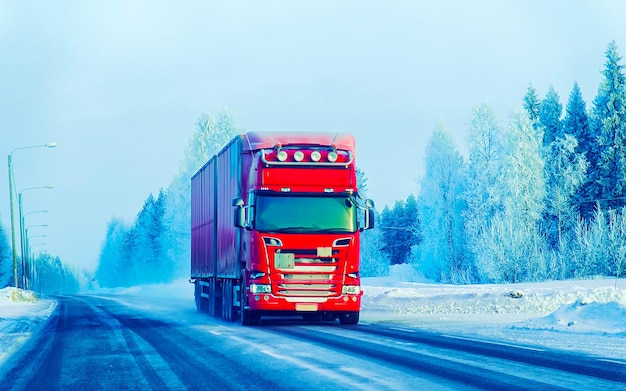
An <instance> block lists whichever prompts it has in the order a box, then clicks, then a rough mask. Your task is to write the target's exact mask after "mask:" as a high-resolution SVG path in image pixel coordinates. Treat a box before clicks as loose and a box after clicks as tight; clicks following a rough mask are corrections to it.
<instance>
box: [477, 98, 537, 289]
mask: <svg viewBox="0 0 626 391" xmlns="http://www.w3.org/2000/svg"><path fill="white" fill-rule="evenodd" d="M508 137H509V147H508V148H507V150H508V154H507V156H506V163H505V166H504V167H503V170H502V171H503V172H502V176H503V179H504V181H503V187H502V193H501V197H502V207H503V209H502V210H501V211H498V212H497V213H496V214H495V215H494V217H493V218H492V219H491V220H490V221H485V224H484V226H483V229H482V232H483V234H482V235H481V236H480V237H479V238H476V240H478V241H479V243H478V249H480V251H478V252H477V253H476V266H477V268H478V272H479V274H480V277H481V279H482V280H487V281H492V282H518V281H525V280H538V279H541V278H542V277H545V271H546V270H545V269H546V262H547V260H546V259H545V254H546V252H545V245H544V241H543V238H542V236H541V233H540V231H539V227H538V226H539V222H540V219H541V216H542V213H543V209H544V199H545V195H546V181H545V174H544V161H543V155H542V152H541V146H542V140H543V134H542V130H541V127H538V128H537V129H535V128H534V127H533V124H532V122H531V121H530V118H529V117H528V114H527V113H526V112H522V111H519V110H518V111H515V112H514V114H513V117H512V119H511V126H510V132H509V134H508Z"/></svg>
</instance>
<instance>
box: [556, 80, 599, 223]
mask: <svg viewBox="0 0 626 391" xmlns="http://www.w3.org/2000/svg"><path fill="white" fill-rule="evenodd" d="M563 133H564V134H565V135H570V136H572V137H574V138H575V139H576V142H577V143H576V148H575V149H574V152H575V153H576V154H577V156H580V157H581V159H583V158H584V160H585V161H586V162H587V168H588V167H589V166H595V165H597V161H598V159H597V145H598V143H597V141H596V140H595V139H594V137H593V135H592V133H591V128H590V126H589V116H588V115H587V104H586V103H585V101H584V100H583V97H582V93H581V91H580V87H579V86H578V83H574V87H573V88H572V92H571V93H570V95H569V100H568V102H567V107H566V109H565V118H564V119H563ZM592 162H593V163H592ZM588 183H589V176H588V175H587V174H585V176H584V178H583V181H582V183H581V185H580V186H579V187H578V189H577V190H576V191H575V192H574V194H573V195H572V200H571V202H572V207H573V209H574V210H576V211H577V213H578V214H579V215H581V216H583V217H585V218H590V217H591V216H592V215H593V208H594V203H593V202H588V201H587V200H588V197H587V196H586V193H587V190H586V186H587V185H588Z"/></svg>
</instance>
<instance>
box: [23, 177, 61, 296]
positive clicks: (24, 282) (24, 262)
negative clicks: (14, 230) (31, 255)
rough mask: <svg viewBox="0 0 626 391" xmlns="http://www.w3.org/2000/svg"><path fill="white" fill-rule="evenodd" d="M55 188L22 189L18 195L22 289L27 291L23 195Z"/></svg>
mask: <svg viewBox="0 0 626 391" xmlns="http://www.w3.org/2000/svg"><path fill="white" fill-rule="evenodd" d="M53 188H54V186H51V185H48V186H36V187H27V188H25V189H22V191H20V192H19V193H18V195H17V200H18V202H17V203H18V206H19V218H20V244H21V247H20V252H21V254H22V289H26V263H27V259H26V258H27V256H28V254H27V252H26V250H25V246H26V239H25V238H24V210H23V203H22V193H24V192H25V191H27V190H36V189H53Z"/></svg>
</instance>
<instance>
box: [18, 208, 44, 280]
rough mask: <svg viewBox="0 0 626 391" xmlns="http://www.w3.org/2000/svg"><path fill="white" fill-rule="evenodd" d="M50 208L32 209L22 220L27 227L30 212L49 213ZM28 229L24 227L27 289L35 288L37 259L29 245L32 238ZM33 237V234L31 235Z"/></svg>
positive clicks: (23, 215)
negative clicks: (27, 216) (34, 257)
mask: <svg viewBox="0 0 626 391" xmlns="http://www.w3.org/2000/svg"><path fill="white" fill-rule="evenodd" d="M49 212H50V211H49V210H34V211H30V212H26V213H24V214H22V221H23V223H24V227H26V215H29V214H34V213H49ZM27 231H28V230H27V229H26V228H24V238H25V239H24V250H23V251H24V254H25V255H24V259H25V260H26V266H27V267H26V270H28V279H27V280H26V282H27V283H28V284H27V286H26V289H28V290H32V291H34V290H35V262H34V261H35V260H34V259H33V258H32V257H31V256H30V251H29V245H28V242H29V241H30V238H29V236H28V233H27ZM31 237H33V236H31Z"/></svg>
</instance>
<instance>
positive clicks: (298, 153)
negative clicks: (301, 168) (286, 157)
mask: <svg viewBox="0 0 626 391" xmlns="http://www.w3.org/2000/svg"><path fill="white" fill-rule="evenodd" d="M293 158H294V159H296V161H297V162H301V161H302V160H304V153H303V152H302V151H296V153H294V154H293Z"/></svg>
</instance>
